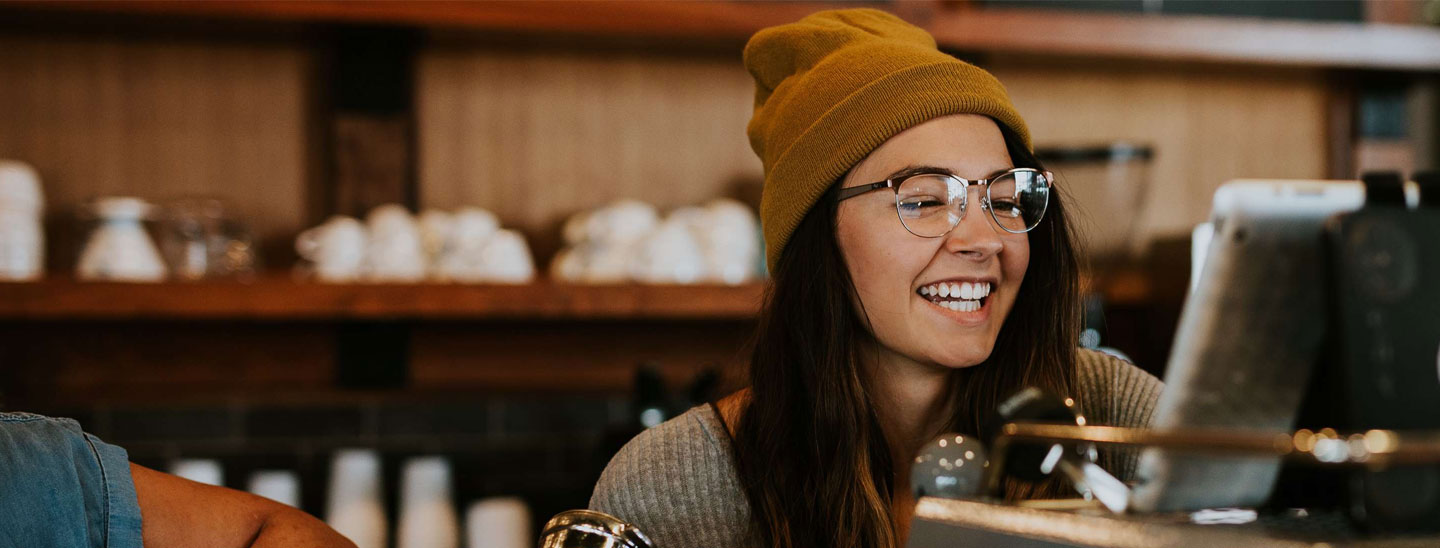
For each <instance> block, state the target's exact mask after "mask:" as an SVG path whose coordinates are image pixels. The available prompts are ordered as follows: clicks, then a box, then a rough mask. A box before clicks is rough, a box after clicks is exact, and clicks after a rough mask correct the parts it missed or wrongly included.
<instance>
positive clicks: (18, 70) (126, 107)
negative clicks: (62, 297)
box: [0, 35, 311, 268]
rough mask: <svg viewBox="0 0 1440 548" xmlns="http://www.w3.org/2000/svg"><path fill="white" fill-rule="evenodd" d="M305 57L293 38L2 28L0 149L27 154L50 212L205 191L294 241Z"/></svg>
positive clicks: (302, 169)
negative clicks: (93, 202)
mask: <svg viewBox="0 0 1440 548" xmlns="http://www.w3.org/2000/svg"><path fill="white" fill-rule="evenodd" d="M310 69H311V58H310V55H309V54H308V53H307V52H306V51H305V50H304V49H303V48H301V47H299V46H294V47H292V46H288V45H278V44H263V43H257V44H235V43H210V42H189V41H175V40H144V39H119V38H84V37H72V36H50V37H40V36H35V35H12V36H8V37H0V113H3V114H0V157H4V158H13V159H18V160H23V161H25V162H29V163H30V164H32V165H34V166H35V168H36V169H37V170H38V171H39V172H40V176H41V177H42V179H43V184H44V188H45V192H46V194H47V195H46V203H47V210H48V211H49V213H50V214H51V215H57V214H58V216H57V217H56V218H58V219H63V218H64V216H65V215H67V214H69V213H71V212H73V210H74V208H75V206H76V205H77V204H79V203H80V202H82V201H83V200H86V199H88V198H92V197H95V196H106V195H133V196H140V197H143V198H147V199H151V200H160V201H164V200H168V199H173V198H176V197H180V196H184V195H208V196H216V197H220V198H222V199H224V200H225V201H226V202H227V203H228V204H230V205H231V206H233V207H234V208H235V210H236V212H237V213H239V214H240V215H242V216H243V217H244V218H245V219H247V220H249V221H250V222H251V223H252V228H253V229H255V230H256V231H257V233H258V234H259V236H260V237H261V238H262V239H284V240H288V239H290V238H293V235H294V234H295V232H296V231H298V229H300V228H301V226H302V225H303V224H304V199H305V198H304V197H305V188H306V158H305V152H304V146H305V119H304V117H305V115H306V100H307V89H308V88H307V86H308V83H307V79H308V78H309V71H310ZM62 222H63V221H62ZM71 261H73V259H72V258H68V257H66V258H63V259H62V260H61V264H63V265H65V267H66V268H68V267H69V265H71V264H73V263H72V262H71Z"/></svg>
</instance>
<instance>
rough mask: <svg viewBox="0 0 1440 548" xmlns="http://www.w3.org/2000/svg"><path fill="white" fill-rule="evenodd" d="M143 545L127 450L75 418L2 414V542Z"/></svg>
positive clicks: (62, 547) (37, 547) (98, 547)
mask: <svg viewBox="0 0 1440 548" xmlns="http://www.w3.org/2000/svg"><path fill="white" fill-rule="evenodd" d="M12 547H13V548H141V540H140V505H139V503H138V502H137V501H136V498H135V484H134V482H133V481H132V480H131V479H130V462H129V456H128V455H127V454H126V453H125V450H124V449H121V448H119V447H115V446H113V445H109V444H106V443H105V442H102V441H100V439H99V438H96V437H95V436H91V435H89V434H86V433H85V432H84V431H83V430H81V429H80V424H79V423H77V422H75V421H73V420H70V419H52V418H49V417H42V416H40V415H32V414H29V413H0V548H12Z"/></svg>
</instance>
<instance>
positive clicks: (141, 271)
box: [76, 197, 167, 282]
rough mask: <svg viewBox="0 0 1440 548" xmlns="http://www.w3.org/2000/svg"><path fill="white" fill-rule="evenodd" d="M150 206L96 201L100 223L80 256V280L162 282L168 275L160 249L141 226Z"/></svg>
mask: <svg viewBox="0 0 1440 548" xmlns="http://www.w3.org/2000/svg"><path fill="white" fill-rule="evenodd" d="M152 207H153V206H151V205H150V204H149V203H148V202H146V201H144V200H141V199H139V198H130V197H112V198H102V199H100V200H97V201H96V202H95V204H94V205H93V209H94V214H95V215H96V217H98V218H99V223H98V224H97V225H96V226H95V230H94V231H92V232H91V233H90V237H89V239H88V240H86V242H85V248H84V250H83V251H81V253H80V262H79V264H78V265H76V275H77V276H78V277H79V278H80V279H82V280H109V281H124V282H158V281H162V280H164V279H165V275H166V272H167V271H166V268H165V260H164V259H162V258H161V257H160V250H159V249H158V248H156V247H155V242H154V241H152V240H151V239H150V234H149V233H147V232H145V227H144V225H142V224H141V221H143V220H144V219H145V217H146V216H147V215H149V214H150V210H151V209H152Z"/></svg>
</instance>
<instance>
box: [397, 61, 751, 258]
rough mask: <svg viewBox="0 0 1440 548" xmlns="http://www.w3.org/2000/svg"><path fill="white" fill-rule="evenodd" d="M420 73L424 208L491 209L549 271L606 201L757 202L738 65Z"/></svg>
mask: <svg viewBox="0 0 1440 548" xmlns="http://www.w3.org/2000/svg"><path fill="white" fill-rule="evenodd" d="M418 71H419V75H418V77H417V82H418V86H419V92H418V98H417V100H418V101H419V106H418V108H417V111H418V113H417V118H418V123H419V132H420V134H419V149H420V203H421V205H422V206H424V207H440V208H455V207H458V206H461V205H474V206H480V207H484V208H486V209H490V210H492V211H495V212H496V213H497V214H498V215H499V216H500V218H501V221H502V222H503V224H505V225H507V226H515V227H519V228H521V229H523V230H524V231H525V232H526V233H527V234H529V235H530V236H531V238H532V243H533V245H534V246H535V248H536V256H537V258H539V260H540V261H541V262H542V264H543V263H544V262H545V261H548V259H549V257H550V256H551V255H552V254H553V253H554V251H555V250H556V249H557V248H558V238H557V234H558V229H559V226H560V223H561V222H562V221H563V220H564V219H565V217H567V216H569V215H571V214H573V213H575V212H578V211H581V210H584V209H587V208H592V207H595V206H598V205H602V204H604V203H606V202H609V201H611V200H615V199H618V198H638V199H641V200H645V201H647V202H650V203H653V204H655V205H657V206H659V207H661V208H671V207H676V206H681V205H687V204H696V203H699V202H702V201H705V200H709V199H711V198H715V197H718V196H732V197H735V196H742V197H747V198H749V197H755V198H758V193H757V192H755V190H754V189H755V188H756V187H758V184H759V181H760V180H761V173H760V161H759V160H758V159H757V158H756V157H755V155H754V153H752V152H751V151H750V146H749V142H748V141H747V140H746V137H745V124H746V123H747V122H748V121H749V120H750V112H751V108H752V94H753V88H752V87H751V86H752V84H751V80H750V77H749V75H748V74H746V72H745V70H744V68H743V67H742V66H741V63H740V60H739V58H738V56H736V57H734V58H732V57H720V58H709V57H698V56H697V57H681V58H676V57H664V56H658V55H646V54H640V53H627V52H608V53H584V52H578V51H575V52H555V51H523V50H514V49H511V50H490V49H473V48H465V49H461V48H446V47H440V48H434V49H430V50H427V51H424V52H422V53H421V56H420V60H419V66H418ZM755 205H758V204H755Z"/></svg>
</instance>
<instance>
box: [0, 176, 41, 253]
mask: <svg viewBox="0 0 1440 548" xmlns="http://www.w3.org/2000/svg"><path fill="white" fill-rule="evenodd" d="M44 205H45V200H44V196H43V194H42V193H41V190H40V176H39V175H38V174H36V173H35V170H34V169H33V168H31V167H30V166H29V165H26V164H25V163H23V162H16V161H13V160H0V281H30V280H37V279H39V278H40V276H41V275H42V274H44V272H45V266H44V265H45V230H44V228H43V227H42V226H41V222H40V221H41V214H42V211H43V209H44Z"/></svg>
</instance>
